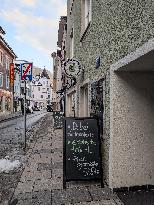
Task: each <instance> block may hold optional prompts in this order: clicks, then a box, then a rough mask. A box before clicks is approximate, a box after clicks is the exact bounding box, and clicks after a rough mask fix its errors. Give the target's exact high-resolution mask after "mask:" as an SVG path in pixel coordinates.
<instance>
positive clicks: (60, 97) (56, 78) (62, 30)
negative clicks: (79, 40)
mask: <svg viewBox="0 0 154 205" xmlns="http://www.w3.org/2000/svg"><path fill="white" fill-rule="evenodd" d="M66 33H67V17H66V16H61V18H60V22H59V30H58V42H57V46H58V48H57V52H54V53H52V58H53V96H52V101H53V104H54V109H55V110H63V111H64V93H63V92H62V90H63V85H64V84H65V83H64V82H65V78H64V77H65V76H64V75H63V68H62V63H63V62H64V61H65V59H66V51H65V46H66Z"/></svg>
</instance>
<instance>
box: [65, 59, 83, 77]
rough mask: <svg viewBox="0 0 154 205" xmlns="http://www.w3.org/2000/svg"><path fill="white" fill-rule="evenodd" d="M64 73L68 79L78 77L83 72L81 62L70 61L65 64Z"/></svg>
mask: <svg viewBox="0 0 154 205" xmlns="http://www.w3.org/2000/svg"><path fill="white" fill-rule="evenodd" d="M64 71H65V73H66V75H67V76H68V77H76V76H77V75H78V74H79V73H80V71H81V65H80V63H79V61H77V60H75V59H69V60H67V61H65V63H64Z"/></svg>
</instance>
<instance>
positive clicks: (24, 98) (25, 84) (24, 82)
mask: <svg viewBox="0 0 154 205" xmlns="http://www.w3.org/2000/svg"><path fill="white" fill-rule="evenodd" d="M24 149H26V80H24Z"/></svg>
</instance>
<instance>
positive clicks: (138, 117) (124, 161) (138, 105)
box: [109, 72, 154, 188]
mask: <svg viewBox="0 0 154 205" xmlns="http://www.w3.org/2000/svg"><path fill="white" fill-rule="evenodd" d="M110 83H111V84H110V88H111V96H110V97H111V104H110V126H111V127H110V128H111V129H110V151H109V185H110V187H111V188H119V187H130V186H140V185H147V184H151V185H154V73H152V72H151V73H150V72H149V73H143V72H138V73H114V72H111V81H110Z"/></svg>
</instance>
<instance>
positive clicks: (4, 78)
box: [0, 26, 16, 114]
mask: <svg viewBox="0 0 154 205" xmlns="http://www.w3.org/2000/svg"><path fill="white" fill-rule="evenodd" d="M4 34H5V31H4V30H3V28H2V27H1V26H0V114H1V113H2V112H3V113H6V112H12V111H13V88H11V87H10V74H9V69H10V63H13V60H14V59H15V58H16V55H15V53H14V51H13V50H12V48H11V47H10V46H9V45H8V43H7V42H6V41H5V39H4V38H3V35H4Z"/></svg>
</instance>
